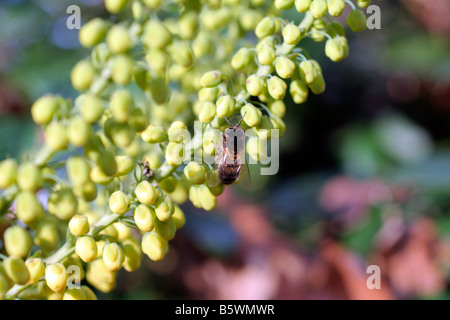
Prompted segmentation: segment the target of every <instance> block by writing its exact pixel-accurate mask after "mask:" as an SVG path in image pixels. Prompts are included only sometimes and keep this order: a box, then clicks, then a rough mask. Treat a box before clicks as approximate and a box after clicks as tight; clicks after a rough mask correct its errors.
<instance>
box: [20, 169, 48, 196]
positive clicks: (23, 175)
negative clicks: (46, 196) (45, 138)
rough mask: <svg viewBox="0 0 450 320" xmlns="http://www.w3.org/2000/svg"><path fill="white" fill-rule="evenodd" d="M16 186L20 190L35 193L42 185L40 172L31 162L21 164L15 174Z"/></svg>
mask: <svg viewBox="0 0 450 320" xmlns="http://www.w3.org/2000/svg"><path fill="white" fill-rule="evenodd" d="M17 184H18V185H19V188H20V189H21V190H25V191H32V192H34V191H37V189H39V188H40V187H41V185H42V175H41V171H40V170H39V168H38V167H37V166H35V165H34V164H32V163H31V162H25V163H22V164H21V165H20V167H19V171H18V173H17Z"/></svg>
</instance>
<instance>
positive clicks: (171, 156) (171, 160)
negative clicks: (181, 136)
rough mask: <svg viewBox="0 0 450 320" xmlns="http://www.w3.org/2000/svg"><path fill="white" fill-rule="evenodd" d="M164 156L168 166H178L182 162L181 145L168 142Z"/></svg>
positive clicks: (182, 150) (182, 152) (182, 147)
mask: <svg viewBox="0 0 450 320" xmlns="http://www.w3.org/2000/svg"><path fill="white" fill-rule="evenodd" d="M165 156H166V162H167V163H168V164H169V165H170V166H176V165H180V164H181V163H183V160H184V146H183V145H182V144H181V143H176V142H169V144H168V145H167V148H166V154H165Z"/></svg>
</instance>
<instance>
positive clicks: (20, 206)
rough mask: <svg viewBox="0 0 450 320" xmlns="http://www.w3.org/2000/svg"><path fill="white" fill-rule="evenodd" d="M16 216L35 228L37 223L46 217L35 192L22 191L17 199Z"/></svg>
mask: <svg viewBox="0 0 450 320" xmlns="http://www.w3.org/2000/svg"><path fill="white" fill-rule="evenodd" d="M16 215H17V218H19V219H20V220H22V221H23V222H24V223H25V224H27V225H28V226H30V227H32V228H34V226H35V224H36V222H37V221H38V220H39V219H41V218H42V217H43V216H44V209H43V208H42V206H41V204H40V203H39V200H38V198H37V197H36V195H35V194H34V193H33V192H30V191H22V192H20V193H19V194H18V195H17V197H16Z"/></svg>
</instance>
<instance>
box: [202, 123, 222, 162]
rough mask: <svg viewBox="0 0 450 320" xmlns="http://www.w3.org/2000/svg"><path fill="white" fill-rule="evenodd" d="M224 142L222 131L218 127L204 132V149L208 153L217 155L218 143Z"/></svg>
mask: <svg viewBox="0 0 450 320" xmlns="http://www.w3.org/2000/svg"><path fill="white" fill-rule="evenodd" d="M220 143H222V132H221V131H219V130H216V129H212V130H208V131H205V133H204V134H203V151H204V152H205V153H206V154H208V155H211V156H213V155H215V153H216V147H215V146H216V145H219V144H220Z"/></svg>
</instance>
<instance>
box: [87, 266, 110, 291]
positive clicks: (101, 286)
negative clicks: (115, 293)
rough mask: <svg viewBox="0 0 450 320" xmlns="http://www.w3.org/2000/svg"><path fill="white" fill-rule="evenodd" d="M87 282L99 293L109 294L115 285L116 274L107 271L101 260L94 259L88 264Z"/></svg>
mask: <svg viewBox="0 0 450 320" xmlns="http://www.w3.org/2000/svg"><path fill="white" fill-rule="evenodd" d="M86 279H87V281H88V282H89V283H90V284H91V285H93V286H94V287H95V288H96V289H98V290H100V291H101V292H104V293H107V292H111V290H113V289H114V288H115V285H116V273H115V272H111V271H109V270H108V269H107V268H106V266H105V262H104V261H103V259H96V260H94V261H93V262H91V263H89V264H88V267H87V271H86Z"/></svg>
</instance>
